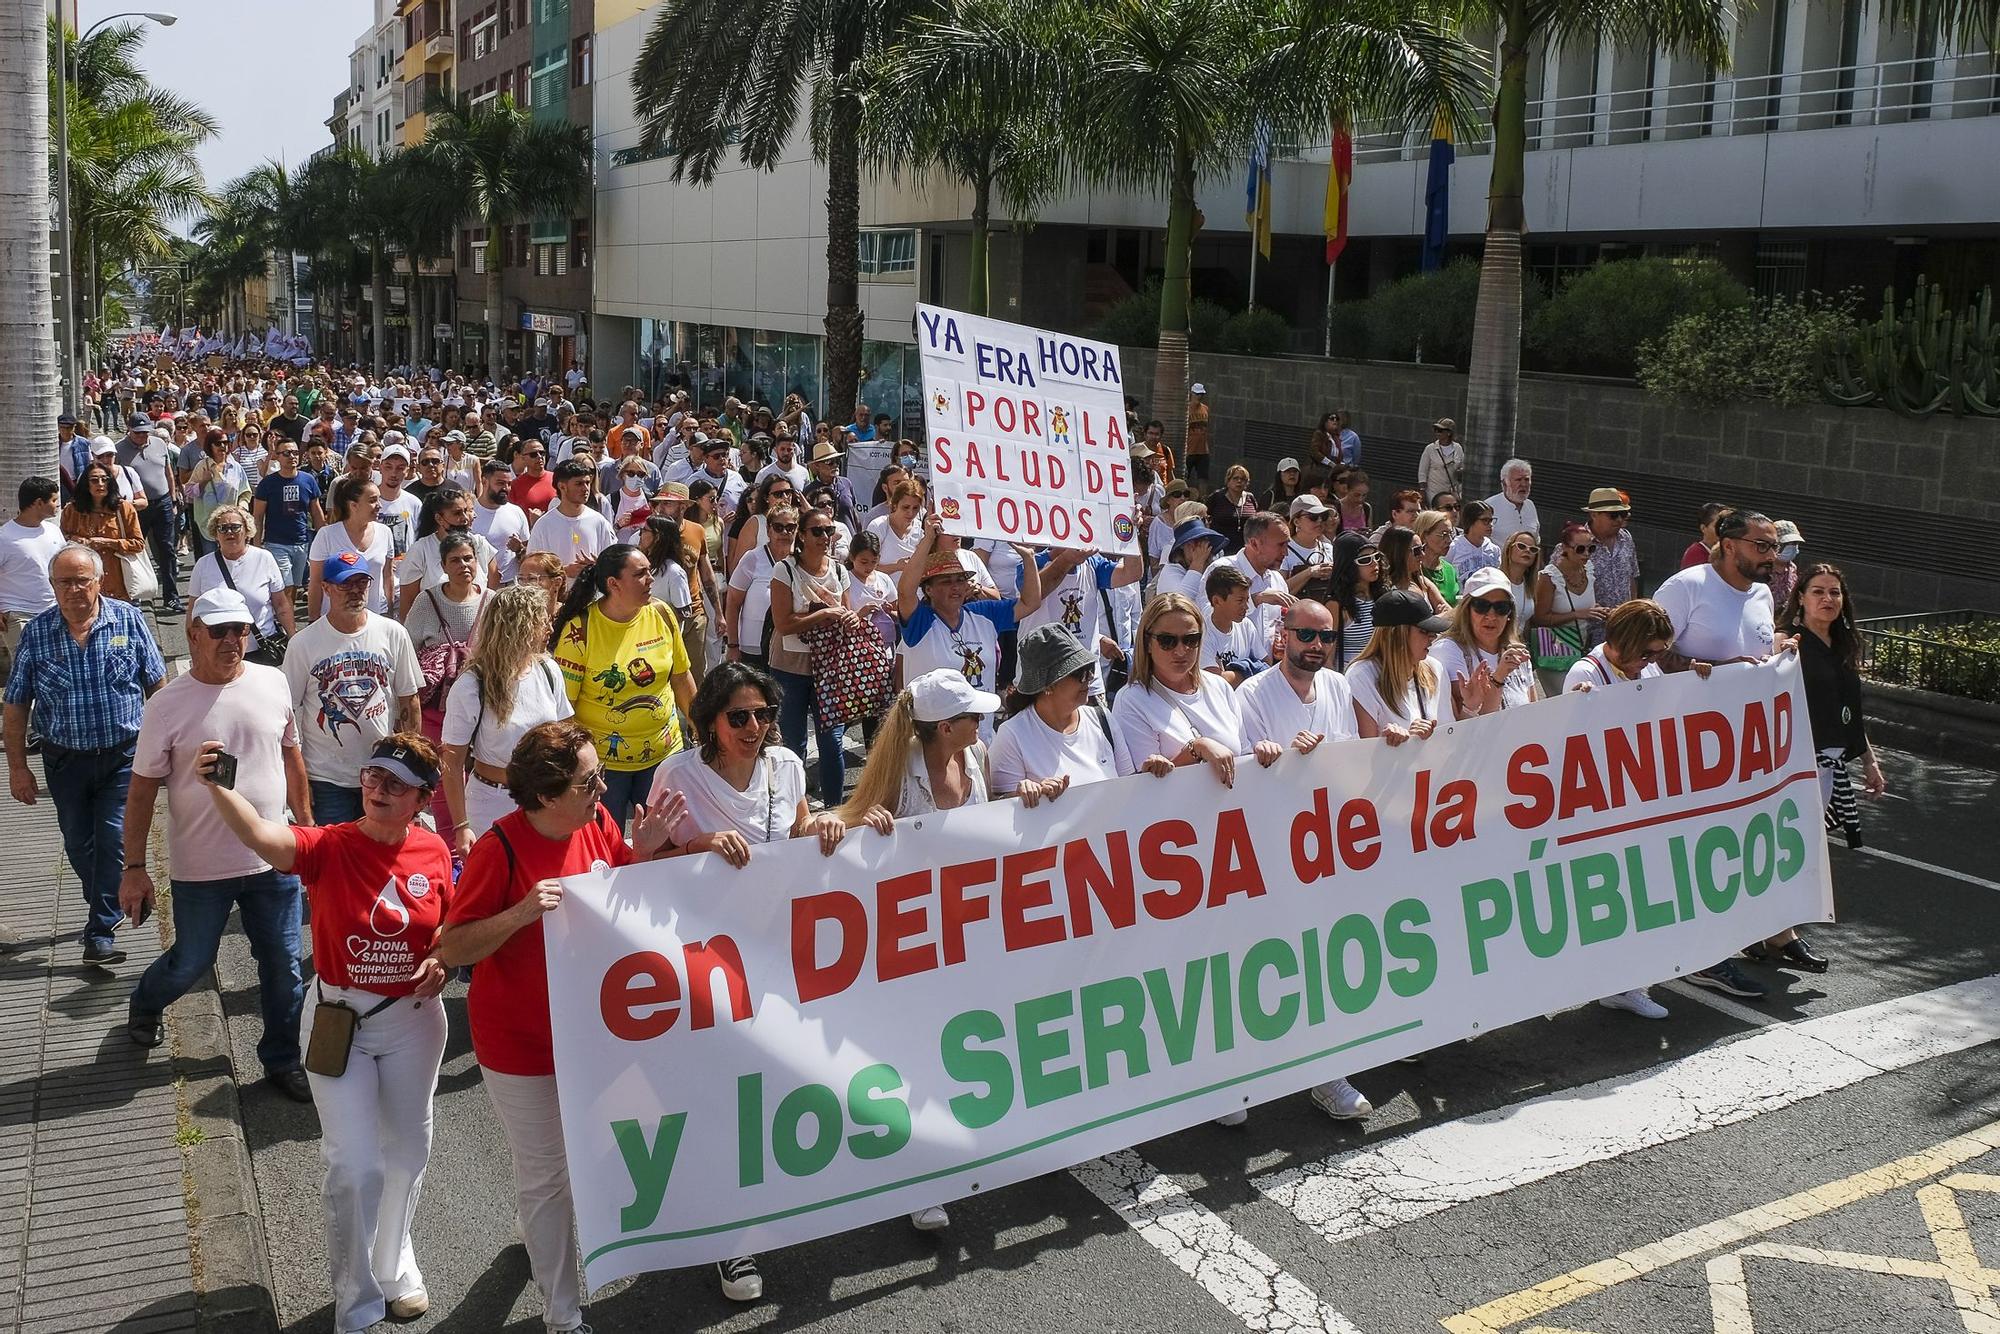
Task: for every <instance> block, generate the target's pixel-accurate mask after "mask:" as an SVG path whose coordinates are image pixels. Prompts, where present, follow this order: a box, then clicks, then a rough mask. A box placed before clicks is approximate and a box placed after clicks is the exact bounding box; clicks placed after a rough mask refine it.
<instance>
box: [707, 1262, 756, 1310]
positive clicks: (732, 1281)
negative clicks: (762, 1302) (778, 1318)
mask: <svg viewBox="0 0 2000 1334" xmlns="http://www.w3.org/2000/svg"><path fill="white" fill-rule="evenodd" d="M715 1272H716V1273H717V1274H719V1275H720V1276H721V1278H722V1295H723V1296H725V1297H727V1298H728V1299H729V1300H730V1301H732V1302H754V1301H756V1300H757V1299H758V1298H760V1297H762V1296H763V1295H764V1276H763V1275H762V1274H760V1273H758V1272H757V1257H756V1256H754V1255H739V1256H737V1257H736V1258H735V1259H734V1260H720V1261H717V1262H716V1266H715Z"/></svg>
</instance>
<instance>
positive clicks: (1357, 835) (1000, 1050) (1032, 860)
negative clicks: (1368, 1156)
mask: <svg viewBox="0 0 2000 1334" xmlns="http://www.w3.org/2000/svg"><path fill="white" fill-rule="evenodd" d="M1825 849H1826V843H1825V835H1824V833H1823V831H1822V826H1821V807H1820V796H1819V786H1818V775H1817V768H1816V766H1815V764H1814V755H1813V747H1812V739H1811V736H1810V733H1809V728H1808V724H1807V717H1806V709H1805V701H1804V695H1803V693H1802V692H1801V690H1800V687H1799V677H1798V670H1797V666H1796V661H1795V660H1793V659H1790V658H1787V659H1785V660H1783V661H1781V662H1778V663H1774V664H1772V665H1769V666H1766V667H1759V668H1735V669H1718V670H1717V671H1716V672H1715V673H1714V676H1713V678H1712V679H1711V680H1708V681H1702V680H1700V679H1698V678H1696V677H1694V676H1693V675H1682V676H1676V677H1669V678H1665V679H1661V680H1658V681H1647V682H1643V683H1640V684H1638V685H1636V686H1630V687H1619V688H1617V689H1610V690H1602V691H1596V692H1592V693H1590V694H1582V695H1569V696H1565V697H1563V698H1561V699H1557V700H1552V701H1549V702H1546V703H1541V704H1536V705H1534V706H1533V707H1531V708H1526V709H1516V710H1509V711H1507V712H1505V713H1501V714H1495V715H1490V716H1488V717H1484V718H1478V719H1474V720H1472V721H1470V722H1464V723H1459V724H1456V725H1454V726H1449V727H1444V728H1441V729H1440V730H1439V732H1438V734H1437V735H1435V736H1433V737H1432V738H1431V739H1429V740H1428V741H1423V742H1416V741H1412V742H1409V743H1406V744H1404V745H1403V746H1400V747H1397V748H1394V749H1392V748H1390V747H1388V746H1386V745H1384V744H1382V743H1380V742H1377V741H1359V742H1351V743H1347V744H1343V745H1338V746H1335V745H1323V746H1321V747H1320V748H1319V749H1318V750H1317V751H1315V752H1314V753H1313V754H1311V755H1304V756H1302V755H1298V754H1296V753H1291V752H1287V754H1286V755H1285V756H1284V758H1283V759H1281V760H1279V761H1278V762H1277V763H1276V764H1275V765H1273V766H1272V767H1271V768H1269V769H1261V768H1259V767H1257V766H1256V765H1255V764H1253V763H1248V762H1246V763H1244V764H1243V765H1242V766H1240V767H1239V769H1238V771H1237V779H1236V785H1235V787H1234V789H1233V790H1225V789H1223V788H1221V787H1220V786H1218V784H1217V782H1216V779H1215V778H1214V776H1213V774H1212V773H1211V772H1210V771H1209V770H1208V769H1206V768H1190V769H1181V770H1177V771H1175V772H1174V773H1173V774H1172V775H1170V776H1168V777H1166V778H1153V777H1150V776H1146V775H1139V776H1135V777H1132V778H1126V779H1120V780H1117V781H1115V782H1107V783H1100V784H1096V785H1094V786H1091V787H1087V788H1073V789H1071V790H1070V791H1069V792H1067V793H1065V794H1064V795H1063V797H1062V798H1061V799H1060V800H1059V801H1056V802H1054V803H1045V804H1043V805H1042V806H1040V807H1038V808H1037V809H1034V810H1029V809H1027V808H1025V807H1023V806H1022V805H1021V804H1020V803H1018V802H1013V801H1002V802H997V803H994V804H991V805H985V806H975V807H971V808H969V809H963V810H959V811H954V812H950V813H947V814H944V815H931V816H926V817H922V818H918V819H913V820H906V821H902V822H900V823H899V824H898V825H897V827H896V831H895V833H894V834H893V835H892V836H890V837H887V838H885V837H882V836H880V835H878V834H876V833H874V832H873V831H871V830H867V829H865V828H864V829H860V830H857V831H855V832H854V833H851V834H850V835H849V836H848V839H847V841H846V843H845V844H844V845H843V846H842V847H841V849H840V850H839V851H838V852H837V853H836V854H835V855H834V856H833V857H831V858H824V857H822V856H821V854H820V852H819V850H818V847H817V845H816V844H814V843H811V842H807V841H793V842H790V843H785V844H779V845H773V846H766V847H759V848H757V849H756V850H755V853H754V855H753V856H752V857H751V860H750V865H749V866H748V867H747V868H746V869H744V870H741V871H738V870H734V869H732V868H731V867H729V866H728V865H727V864H725V863H724V862H722V861H721V860H720V859H719V858H714V857H688V858H678V859H673V860H668V861H664V862H658V863H654V864H651V865H646V866H638V867H630V868H626V869H624V870H620V871H616V872H610V873H604V874H599V875H592V876H583V877H577V878H574V879H572V880H570V881H569V882H568V884H569V894H568V896H567V897H566V898H565V900H564V902H563V905H562V907H561V909H560V910H559V911H557V912H555V913H553V914H551V915H550V917H549V918H548V919H547V924H548V925H547V943H548V962H549V995H550V1004H551V1008H552V1013H553V1019H554V1026H555V1050H556V1073H557V1081H558V1084H559V1087H560V1096H561V1102H562V1118H563V1129H564V1133H565V1136H566V1140H567V1147H568V1154H569V1167H570V1176H571V1182H572V1193H573V1196H574V1198H575V1201H576V1208H577V1223H578V1232H579V1234H580V1236H581V1238H582V1243H583V1249H584V1254H585V1262H586V1266H587V1274H588V1279H589V1281H590V1283H591V1284H592V1285H598V1284H603V1283H606V1282H609V1281H611V1280H613V1279H616V1278H619V1277H622V1276H624V1275H627V1274H632V1273H636V1272H639V1271H641V1270H648V1269H660V1268H668V1267H675V1266H682V1265H690V1264H695V1263H698V1262H702V1261H709V1260H715V1259H719V1258H723V1257H727V1256H732V1255H743V1254H749V1253H753V1252H757V1251H764V1250H769V1249H772V1248H774V1247H779V1246H784V1245H787V1244H790V1243H793V1242H798V1241H804V1240H807V1239H809V1238H812V1237H817V1236H822V1235H826V1234H829V1233H834V1232H839V1231H842V1230H845V1229H847V1228H852V1227H856V1226H859V1225H862V1224H866V1223H872V1222H876V1221H878V1220H881V1219H884V1218H889V1217H893V1216H895V1215H898V1214H903V1213H907V1212H909V1211H911V1210H913V1209H917V1208H921V1207H925V1206H928V1205H932V1204H940V1203H946V1202H949V1201H951V1200H954V1199H958V1198H961V1197H963V1196H967V1195H972V1194H977V1193H980V1192H983V1191H990V1190H993V1189H995V1188H997V1187H1000V1186H1005V1185H1008V1184H1010V1183H1012V1182H1015V1181H1020V1180H1023V1179H1026V1178H1029V1177H1033V1176H1036V1175H1038V1174H1040V1173H1043V1172H1048V1171H1052V1170H1054V1169H1057V1168H1061V1167H1065V1166H1068V1165H1070V1164H1073V1163H1076V1162H1079V1161H1082V1160H1084V1159H1087V1158H1091V1157H1094V1156H1097V1155H1100V1154H1104V1153H1107V1152H1110V1151H1112V1150H1115V1149H1119V1148H1123V1147H1126V1146H1129V1145H1132V1144H1136V1143H1140V1142H1142V1141H1145V1140H1148V1139H1151V1138H1154V1137H1155V1136H1158V1135H1162V1134H1165V1133H1168V1132H1171V1131H1175V1130H1178V1129H1181V1128H1182V1127H1185V1126H1189V1125H1193V1124H1196V1123H1199V1122H1202V1121H1205V1120H1208V1119H1210V1118H1212V1117H1215V1116H1218V1115H1220V1114H1222V1113H1224V1112H1228V1111H1231V1110H1235V1109H1238V1108H1244V1107H1250V1106H1254V1105H1255V1104H1257V1103H1260V1102H1263V1101H1266V1100H1268V1099H1271V1098H1276V1097H1280V1096H1283V1095H1285V1094H1289V1093H1294V1092H1297V1091H1298V1090H1300V1089H1303V1088H1306V1087H1308V1086H1310V1085H1312V1084H1315V1083H1318V1082H1320V1081H1323V1080H1326V1079H1330V1078H1332V1077H1334V1076H1336V1075H1346V1074H1351V1073H1353V1072H1355V1071H1357V1070H1364V1069H1367V1068H1369V1067H1372V1066H1377V1065H1380V1064H1382V1063H1384V1062H1386V1061H1390V1060H1394V1059H1395V1058H1397V1057H1400V1056H1406V1055H1409V1054H1411V1053H1414V1052H1420V1051H1425V1050H1428V1049H1431V1048H1435V1047H1440V1046H1443V1045H1445V1044H1446V1043H1449V1042H1453V1041H1456V1040H1458V1039H1460V1038H1464V1037H1466V1036H1468V1035H1470V1034H1472V1033H1475V1032H1481V1031H1488V1030H1491V1029H1494V1028H1498V1027H1501V1026H1503V1025H1506V1024H1511V1023H1516V1022H1518V1021H1521V1020H1524V1019H1530V1018H1533V1017H1535V1016H1538V1015H1543V1014H1548V1013H1550V1012H1551V1011H1555V1010H1559V1009H1562V1008H1564V1007H1567V1006H1572V1005H1578V1004H1582V1003H1584V1002H1587V1001H1590V1000H1592V999H1594V998H1597V997H1600V996H1606V995H1611V994H1613V993H1615V992H1620V991H1624V990H1627V989H1629V988H1632V987H1635V986H1641V985H1647V984H1650V983H1654V982H1658V981H1661V980H1663V979H1666V978H1671V977H1674V976H1676V975H1685V974H1687V973H1690V972H1693V971H1695V970H1697V969H1700V968H1705V967H1707V966H1709V965H1710V964H1713V963H1715V962H1717V961H1718V960H1720V959H1723V958H1726V957H1728V956H1729V955H1731V954H1733V953H1734V952H1735V951H1736V950H1737V949H1738V948H1739V947H1741V946H1742V945H1744V944H1746V943H1747V942H1750V941H1753V940H1757V939H1760V938H1762V937H1765V936H1768V935H1771V934H1774V933H1776V932H1778V931H1780V930H1782V929H1783V928H1785V927H1788V926H1792V925H1795V924H1797V923H1801V922H1808V921H1819V920H1830V919H1831V916H1832V910H1833V897H1832V886H1831V883H1830V881H1829V878H1828V872H1827V858H1826V850H1825Z"/></svg>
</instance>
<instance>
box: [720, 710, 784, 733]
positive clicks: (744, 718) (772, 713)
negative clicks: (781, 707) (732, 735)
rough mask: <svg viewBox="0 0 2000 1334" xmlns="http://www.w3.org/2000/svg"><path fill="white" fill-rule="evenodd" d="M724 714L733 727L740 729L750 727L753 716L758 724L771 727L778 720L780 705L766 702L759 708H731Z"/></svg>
mask: <svg viewBox="0 0 2000 1334" xmlns="http://www.w3.org/2000/svg"><path fill="white" fill-rule="evenodd" d="M722 716H723V717H724V718H726V719H728V720H729V725H730V726H731V727H734V728H737V729H738V730H741V729H742V728H745V727H748V726H749V725H750V721H751V719H753V718H754V719H755V720H756V721H757V726H759V727H769V726H770V725H771V724H772V723H775V722H777V721H778V706H777V705H775V704H766V705H764V706H763V707H762V708H759V709H731V710H729V711H728V712H727V713H724V714H723V715H722Z"/></svg>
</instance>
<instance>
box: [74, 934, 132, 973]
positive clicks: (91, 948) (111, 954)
mask: <svg viewBox="0 0 2000 1334" xmlns="http://www.w3.org/2000/svg"><path fill="white" fill-rule="evenodd" d="M83 961H84V962H85V963H94V964H96V965H98V966H99V967H101V968H109V967H110V966H111V965H112V964H114V963H124V962H125V951H124V950H121V949H119V948H118V946H117V944H116V943H114V942H112V941H109V940H86V941H84V942H83Z"/></svg>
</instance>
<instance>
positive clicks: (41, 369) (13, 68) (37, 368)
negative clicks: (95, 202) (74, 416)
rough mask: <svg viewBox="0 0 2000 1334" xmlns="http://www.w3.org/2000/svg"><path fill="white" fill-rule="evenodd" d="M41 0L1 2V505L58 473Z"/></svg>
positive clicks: (2, 508) (9, 508)
mask: <svg viewBox="0 0 2000 1334" xmlns="http://www.w3.org/2000/svg"><path fill="white" fill-rule="evenodd" d="M46 13H47V10H46V9H45V8H44V7H43V5H42V4H41V3H40V0H14V3H12V4H7V5H4V6H0V77H4V78H5V80H6V82H7V86H8V87H10V88H12V89H13V90H14V91H13V93H12V94H10V95H9V96H7V97H4V98H0V183H4V185H0V254H3V255H4V256H5V258H6V262H5V263H4V264H0V339H4V340H5V345H6V347H7V348H8V351H7V353H6V355H4V356H0V402H4V403H7V404H10V405H11V406H12V408H13V409H14V411H15V412H17V413H19V414H20V417H21V420H20V421H19V422H18V423H16V424H15V427H14V430H13V439H12V440H11V441H9V443H8V448H7V449H6V450H5V451H0V512H5V513H7V514H9V515H12V514H13V513H14V501H15V497H16V495H17V494H18V493H19V491H20V486H21V482H22V481H23V480H24V479H25V478H28V477H54V476H55V475H56V408H57V400H58V398H59V390H58V388H57V383H56V343H55V338H54V337H53V336H52V334H51V330H53V329H54V327H55V302H54V299H53V296H52V295H51V293H50V291H49V192H48V190H47V188H46V185H47V182H48V179H49V177H48V171H49V164H48V155H49V97H48V86H49V70H48V60H49V55H48V42H47V40H46V33H47V28H46V25H45V23H44V16H45V15H46Z"/></svg>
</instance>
